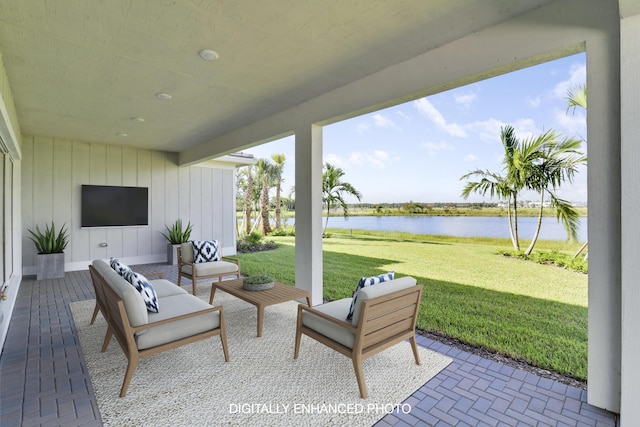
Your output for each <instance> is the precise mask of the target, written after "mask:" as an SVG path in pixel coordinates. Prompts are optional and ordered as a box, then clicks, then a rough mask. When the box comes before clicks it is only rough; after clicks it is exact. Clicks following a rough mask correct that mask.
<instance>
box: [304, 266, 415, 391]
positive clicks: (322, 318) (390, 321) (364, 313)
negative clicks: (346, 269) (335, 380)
mask: <svg viewBox="0 0 640 427" xmlns="http://www.w3.org/2000/svg"><path fill="white" fill-rule="evenodd" d="M421 296H422V285H416V279H414V278H413V277H402V278H400V279H396V280H391V281H388V282H383V283H379V284H376V285H374V286H369V287H365V288H362V289H361V290H360V292H359V295H358V296H357V299H356V302H355V305H354V307H355V308H354V311H353V317H352V320H346V317H347V314H348V312H349V307H350V305H351V302H352V300H353V299H352V298H344V299H341V300H337V301H332V302H329V303H326V304H322V305H318V306H315V307H307V306H305V305H302V304H300V305H299V306H298V320H297V325H296V341H295V350H294V356H293V357H294V359H297V358H298V355H299V352H300V341H301V337H302V334H305V335H307V336H309V337H311V338H313V339H314V340H316V341H318V342H320V343H322V344H324V345H326V346H328V347H330V348H332V349H333V350H336V351H337V352H339V353H342V354H343V355H345V356H347V357H349V358H350V359H351V360H352V362H353V367H354V369H355V373H356V379H357V381H358V387H359V389H360V396H361V397H362V398H363V399H364V398H366V397H367V387H366V384H365V379H364V371H363V368H362V361H363V360H364V359H366V358H368V357H371V356H373V355H375V354H377V353H379V352H381V351H383V350H385V349H387V348H389V347H391V346H393V345H395V344H397V343H400V342H402V341H404V340H406V339H409V341H410V343H411V348H412V350H413V356H414V359H415V362H416V364H417V365H420V356H419V355H418V348H417V344H416V338H415V324H416V318H417V315H418V310H419V308H420V298H421Z"/></svg>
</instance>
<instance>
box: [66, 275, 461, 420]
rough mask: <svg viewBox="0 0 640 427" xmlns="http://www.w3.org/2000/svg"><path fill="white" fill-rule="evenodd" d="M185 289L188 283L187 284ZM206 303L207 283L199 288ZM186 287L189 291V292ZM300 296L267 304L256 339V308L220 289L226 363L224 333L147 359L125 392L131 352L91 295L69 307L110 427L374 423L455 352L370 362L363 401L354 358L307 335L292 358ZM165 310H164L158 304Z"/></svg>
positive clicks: (385, 356)
mask: <svg viewBox="0 0 640 427" xmlns="http://www.w3.org/2000/svg"><path fill="white" fill-rule="evenodd" d="M185 289H187V287H185ZM198 289H199V291H200V292H199V295H198V296H199V297H200V298H202V299H206V300H207V301H208V295H209V290H210V289H211V288H210V285H209V286H207V285H199V286H198ZM189 290H190V289H189ZM297 304H298V303H296V302H289V303H283V304H278V305H273V306H270V307H267V308H266V310H265V319H264V330H263V336H262V337H261V338H258V337H256V317H257V315H256V309H255V307H254V306H252V305H250V304H247V303H245V302H244V301H241V300H239V299H237V298H235V297H233V296H231V295H229V294H226V293H224V292H221V291H218V292H217V293H216V298H215V301H214V305H223V306H224V310H225V311H224V313H225V319H226V323H227V340H228V344H229V357H230V361H229V362H228V363H225V361H224V356H223V353H222V345H221V344H220V339H219V337H214V338H210V339H207V340H204V341H199V342H197V343H193V344H189V345H186V346H183V347H180V348H177V349H173V350H170V351H168V352H164V353H161V354H158V355H154V356H151V357H149V358H146V359H143V360H141V361H140V363H139V365H138V369H137V370H136V372H135V375H134V376H133V380H132V381H131V385H130V386H129V390H128V393H127V396H126V397H124V398H119V397H118V395H119V393H120V387H121V386H122V380H123V379H124V373H125V370H126V366H127V359H126V357H125V356H124V354H123V352H122V350H121V349H120V347H119V346H118V344H117V343H116V342H115V340H114V341H112V342H111V344H110V345H109V348H108V349H107V351H106V352H105V353H100V348H101V346H102V340H103V339H104V335H105V332H106V323H105V321H104V319H103V318H102V316H101V315H99V316H98V320H96V322H95V323H94V324H93V325H92V326H89V320H90V318H91V314H92V312H93V307H94V301H93V300H90V301H81V302H75V303H72V304H71V310H72V312H73V318H74V321H75V324H76V328H77V330H78V334H79V336H80V343H81V345H82V351H83V352H84V355H85V358H86V361H87V366H88V368H89V375H90V377H91V382H92V384H93V388H94V390H95V394H96V398H97V401H98V406H99V408H100V414H101V416H102V421H103V423H104V424H105V425H107V426H159V425H163V426H169V425H170V426H221V425H227V426H270V425H272V426H286V425H291V426H346V425H349V426H371V425H372V424H374V423H375V422H376V421H377V420H379V419H380V418H382V417H383V416H385V415H386V414H387V413H401V412H410V411H411V410H412V409H413V408H412V407H411V406H410V405H409V404H402V402H403V401H404V400H405V399H406V398H407V397H409V396H410V395H411V394H412V393H413V392H414V391H415V390H417V389H418V388H420V387H421V386H422V385H423V384H424V383H426V382H427V381H429V379H431V378H432V377H433V376H435V375H436V374H437V373H438V372H440V371H441V370H442V369H444V368H445V367H446V366H447V365H448V364H449V363H450V362H451V359H450V358H448V357H445V356H442V355H440V354H438V353H434V352H432V351H429V350H427V349H425V348H423V347H419V351H420V357H421V361H422V365H420V366H418V365H416V364H415V362H414V360H413V354H412V352H411V347H410V345H409V344H408V343H407V342H404V343H401V344H399V345H396V346H394V347H392V348H390V349H388V350H386V351H384V352H382V353H380V354H378V355H376V356H373V357H371V358H369V359H367V360H365V362H364V371H365V379H366V382H367V388H368V391H369V398H367V399H361V398H360V394H359V391H358V384H357V381H356V377H355V373H354V371H353V365H352V364H351V360H350V359H348V358H347V357H345V356H343V355H341V354H339V353H337V352H335V351H333V350H330V349H328V348H327V347H325V346H324V345H322V344H319V343H317V342H315V341H313V340H312V339H310V338H309V337H306V336H303V337H302V345H301V348H300V356H299V358H298V360H294V359H293V347H294V341H295V323H296V315H297V309H296V307H297ZM160 309H162V307H160Z"/></svg>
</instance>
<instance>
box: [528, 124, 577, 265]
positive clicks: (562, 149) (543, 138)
mask: <svg viewBox="0 0 640 427" xmlns="http://www.w3.org/2000/svg"><path fill="white" fill-rule="evenodd" d="M523 145H530V146H532V147H533V149H534V150H537V151H539V153H540V157H539V158H538V159H537V160H536V161H535V162H534V164H533V165H532V169H531V174H530V178H529V180H528V182H527V186H528V188H529V189H532V190H535V191H537V192H538V193H539V194H540V210H539V213H538V222H537V224H536V230H535V232H534V235H533V238H532V240H531V244H530V245H529V247H528V248H527V250H526V251H525V255H529V254H531V252H532V251H533V247H534V246H535V244H536V242H537V240H538V236H539V234H540V227H541V225H542V214H543V210H544V199H545V194H546V195H548V196H549V198H550V205H551V207H552V208H554V209H555V211H556V218H557V219H558V220H560V221H562V223H563V224H564V227H565V229H566V230H567V234H568V237H569V239H572V240H577V238H578V236H577V234H578V217H579V215H578V212H577V211H576V210H575V208H574V207H573V206H572V205H571V203H569V202H568V201H566V200H563V199H560V198H558V197H557V196H556V194H555V190H556V189H558V188H559V187H560V185H561V184H562V183H564V182H565V181H569V182H572V181H573V177H574V176H575V173H576V172H577V169H578V166H579V165H581V164H584V163H586V162H587V157H586V156H585V155H584V154H583V153H581V152H580V151H579V149H580V146H581V145H582V141H580V140H577V139H571V138H564V139H563V140H561V141H559V140H558V135H557V134H556V133H555V132H553V131H549V132H545V133H544V134H542V135H540V136H539V137H538V138H535V139H534V138H531V139H530V140H527V141H524V142H523Z"/></svg>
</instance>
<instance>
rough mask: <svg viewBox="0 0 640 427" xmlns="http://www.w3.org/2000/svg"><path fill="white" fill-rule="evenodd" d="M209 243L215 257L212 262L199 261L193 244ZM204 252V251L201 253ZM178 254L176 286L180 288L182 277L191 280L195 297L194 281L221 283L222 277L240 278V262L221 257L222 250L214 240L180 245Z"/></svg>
mask: <svg viewBox="0 0 640 427" xmlns="http://www.w3.org/2000/svg"><path fill="white" fill-rule="evenodd" d="M207 243H211V244H212V245H211V246H215V251H216V253H215V256H214V255H212V256H211V258H213V260H207V259H206V257H205V259H204V260H203V259H201V258H203V257H199V256H198V253H197V251H194V244H195V247H197V246H198V245H199V244H201V245H203V246H206V244H207ZM203 252H204V251H203ZM177 253H178V286H181V283H182V276H184V277H186V278H188V279H191V284H192V286H193V287H192V292H193V295H196V281H198V280H200V279H216V278H217V279H218V281H221V280H222V278H223V277H224V276H234V278H236V279H239V278H240V260H238V259H237V258H231V257H225V256H222V248H221V247H219V245H218V242H217V241H216V240H210V241H190V242H186V243H182V244H181V245H180V246H179V247H178V248H177Z"/></svg>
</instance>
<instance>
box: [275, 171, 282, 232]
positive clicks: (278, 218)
mask: <svg viewBox="0 0 640 427" xmlns="http://www.w3.org/2000/svg"><path fill="white" fill-rule="evenodd" d="M281 185H282V182H281V177H278V182H277V184H276V224H275V227H276V229H278V228H280V223H281V222H280V214H281V209H280V204H281V203H280V187H281Z"/></svg>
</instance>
